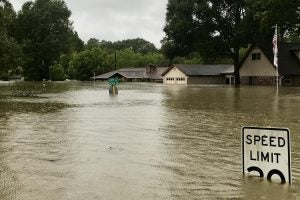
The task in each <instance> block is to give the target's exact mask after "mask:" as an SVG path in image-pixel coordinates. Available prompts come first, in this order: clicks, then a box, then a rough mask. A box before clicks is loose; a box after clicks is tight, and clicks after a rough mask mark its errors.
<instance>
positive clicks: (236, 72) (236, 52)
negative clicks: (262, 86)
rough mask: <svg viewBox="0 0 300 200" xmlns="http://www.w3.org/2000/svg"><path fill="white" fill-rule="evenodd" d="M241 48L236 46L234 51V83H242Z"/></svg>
mask: <svg viewBox="0 0 300 200" xmlns="http://www.w3.org/2000/svg"><path fill="white" fill-rule="evenodd" d="M239 51H240V48H239V47H235V48H234V52H233V63H234V80H235V82H234V85H235V86H239V85H240V54H239Z"/></svg>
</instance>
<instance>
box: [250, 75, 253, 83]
mask: <svg viewBox="0 0 300 200" xmlns="http://www.w3.org/2000/svg"><path fill="white" fill-rule="evenodd" d="M249 85H253V77H252V76H249Z"/></svg>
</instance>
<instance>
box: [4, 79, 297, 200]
mask: <svg viewBox="0 0 300 200" xmlns="http://www.w3.org/2000/svg"><path fill="white" fill-rule="evenodd" d="M9 94H10V92H9V87H8V86H3V85H2V86H0V199H1V200H15V199H17V200H41V199H43V200H48V199H49V200H50V199H51V200H52V199H70V200H71V199H123V200H133V199H136V200H140V199H176V200H177V199H178V200H181V199H186V200H191V199H280V200H281V199H283V200H284V199H300V134H299V131H300V88H297V87H296V88H295V87H294V88H280V91H279V95H278V96H276V89H275V88H274V87H240V88H233V87H229V86H163V85H161V84H151V83H132V84H121V85H120V86H119V95H118V96H116V97H110V96H109V95H108V87H107V86H106V84H105V83H97V84H96V87H93V85H92V84H90V83H53V84H52V87H51V88H50V89H49V91H48V92H47V93H46V94H43V95H39V96H38V97H34V98H28V97H27V98H19V97H12V96H10V95H9ZM245 125H256V126H264V127H265V126H273V127H287V128H289V129H290V131H291V138H292V175H293V180H292V181H293V184H292V185H291V186H289V185H287V184H285V185H282V184H278V183H274V182H269V181H266V180H263V179H260V178H256V177H247V176H243V175H242V172H241V168H242V165H241V127H242V126H245Z"/></svg>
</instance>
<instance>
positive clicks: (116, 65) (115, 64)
mask: <svg viewBox="0 0 300 200" xmlns="http://www.w3.org/2000/svg"><path fill="white" fill-rule="evenodd" d="M115 70H117V51H116V50H115Z"/></svg>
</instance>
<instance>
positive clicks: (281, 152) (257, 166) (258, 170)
mask: <svg viewBox="0 0 300 200" xmlns="http://www.w3.org/2000/svg"><path fill="white" fill-rule="evenodd" d="M242 154H243V173H244V174H248V173H249V174H259V176H260V177H264V178H267V179H268V180H271V179H279V180H280V179H281V182H282V183H285V182H288V183H289V184H291V180H292V179H291V147H290V132H289V130H288V129H285V128H261V127H243V128H242Z"/></svg>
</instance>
